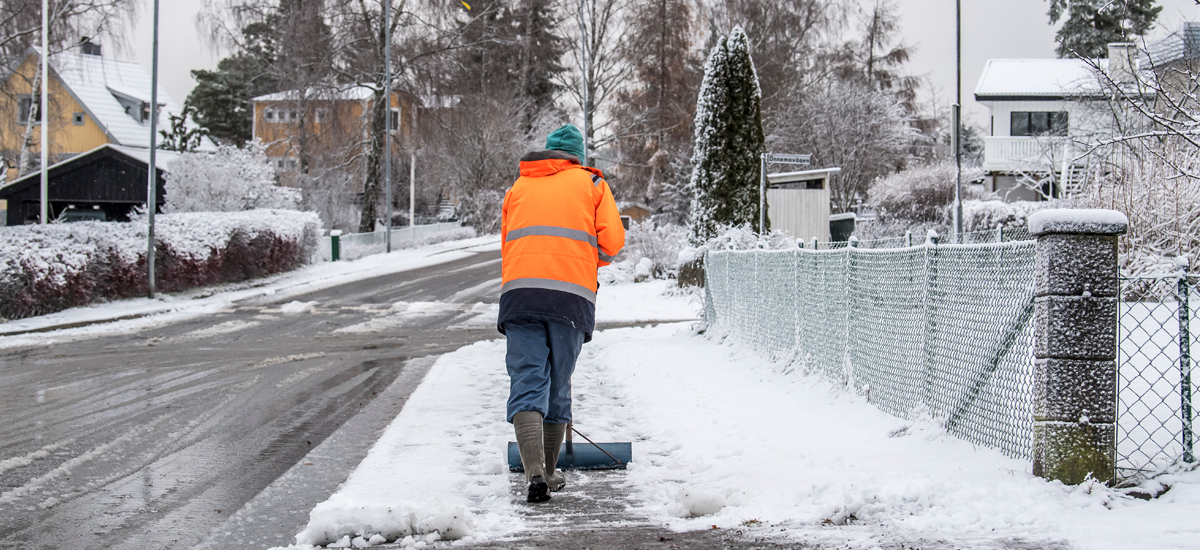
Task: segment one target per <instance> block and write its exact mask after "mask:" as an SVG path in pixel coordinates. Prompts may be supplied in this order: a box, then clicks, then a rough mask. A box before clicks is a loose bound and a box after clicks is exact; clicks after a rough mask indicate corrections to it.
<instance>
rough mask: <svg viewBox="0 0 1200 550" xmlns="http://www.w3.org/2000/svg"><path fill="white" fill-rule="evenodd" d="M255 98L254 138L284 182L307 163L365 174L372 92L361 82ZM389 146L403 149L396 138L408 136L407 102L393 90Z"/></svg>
mask: <svg viewBox="0 0 1200 550" xmlns="http://www.w3.org/2000/svg"><path fill="white" fill-rule="evenodd" d="M253 102H254V138H255V139H256V140H259V141H260V142H262V143H263V144H264V145H265V146H266V153H267V157H268V158H270V159H271V163H272V164H273V165H274V166H275V168H276V170H277V171H278V172H279V173H280V181H281V183H283V184H284V185H295V182H294V181H293V179H294V175H295V174H296V173H297V172H299V171H306V170H307V169H308V168H309V167H308V166H305V164H307V163H314V162H315V163H319V164H322V165H324V166H348V167H350V170H351V171H352V172H358V173H359V175H360V177H359V178H357V179H356V180H355V181H354V184H355V185H356V187H357V189H356V190H357V191H361V190H362V187H361V186H362V183H363V181H364V180H365V177H366V163H365V162H363V159H364V158H365V157H366V154H365V148H366V146H367V144H368V143H370V118H369V117H370V114H371V113H370V110H371V108H372V106H373V104H374V92H373V90H372V89H371V88H368V87H366V86H352V87H350V88H346V89H337V90H309V91H307V92H304V93H301V92H300V91H297V90H288V91H283V92H278V93H273V94H267V95H263V96H259V97H256V98H254V99H253ZM389 103H390V111H389V113H390V116H391V117H392V123H391V124H392V140H393V141H392V150H393V151H394V152H397V153H398V152H399V151H400V150H401V148H402V147H403V142H402V141H403V140H401V136H405V135H410V128H411V124H412V121H411V116H401V113H402V112H404V113H410V112H411V111H409V109H410V108H411V107H412V101H411V100H410V99H409V98H408V97H407V96H401V95H400V94H397V93H395V92H393V93H392V94H391V98H390V102H389Z"/></svg>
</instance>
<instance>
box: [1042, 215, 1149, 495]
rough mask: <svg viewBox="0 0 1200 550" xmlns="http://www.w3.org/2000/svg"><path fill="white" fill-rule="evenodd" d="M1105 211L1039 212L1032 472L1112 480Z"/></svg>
mask: <svg viewBox="0 0 1200 550" xmlns="http://www.w3.org/2000/svg"><path fill="white" fill-rule="evenodd" d="M1128 223H1129V222H1128V220H1127V219H1126V218H1125V215H1124V214H1121V213H1120V212H1115V211H1112V210H1066V209H1051V210H1042V211H1040V212H1037V213H1035V214H1034V215H1032V216H1030V217H1029V231H1030V233H1031V234H1032V235H1033V237H1035V238H1036V239H1037V260H1036V273H1035V285H1036V287H1035V298H1034V315H1035V319H1036V320H1035V322H1034V367H1033V474H1034V475H1036V476H1041V477H1044V478H1046V479H1052V480H1059V481H1061V482H1063V483H1067V484H1078V483H1082V482H1083V481H1084V480H1086V479H1087V478H1088V476H1091V477H1092V478H1095V479H1097V480H1099V481H1103V482H1108V481H1111V480H1112V479H1113V478H1114V477H1115V476H1116V413H1117V410H1116V409H1117V406H1116V392H1117V363H1116V357H1117V300H1118V299H1119V298H1118V297H1119V294H1118V292H1119V284H1118V281H1117V237H1118V236H1119V235H1123V234H1124V233H1125V231H1126V227H1127V226H1128Z"/></svg>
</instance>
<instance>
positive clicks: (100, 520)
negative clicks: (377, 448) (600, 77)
mask: <svg viewBox="0 0 1200 550" xmlns="http://www.w3.org/2000/svg"><path fill="white" fill-rule="evenodd" d="M499 258H500V254H499V252H479V253H476V254H474V255H473V256H472V257H470V258H466V259H463V260H458V261H454V262H450V263H446V264H442V265H439V266H433V267H429V268H424V269H418V270H414V271H408V272H404V273H397V274H394V275H388V276H384V277H379V278H375V279H370V280H365V281H359V282H356V283H350V284H345V285H342V286H338V287H335V288H331V289H327V290H323V291H318V292H314V293H311V294H308V295H304V296H296V297H292V298H288V299H287V301H291V300H297V301H316V302H317V304H316V306H315V307H314V309H312V310H310V311H308V312H304V313H300V314H283V313H282V312H281V311H280V304H276V303H270V302H268V301H267V300H268V299H262V300H260V301H258V302H254V301H248V302H242V303H240V304H238V305H237V306H236V307H234V308H231V309H229V310H227V311H222V312H220V313H217V314H215V315H211V316H204V317H200V318H196V319H193V320H190V321H184V322H180V323H176V324H172V325H169V326H165V327H160V328H155V329H150V330H145V331H142V332H139V333H136V334H130V335H123V336H113V337H105V338H96V339H90V340H82V341H78V342H73V343H67V344H60V345H55V346H53V347H48V348H25V349H15V350H5V351H0V386H3V390H0V419H2V421H0V548H3V549H7V548H21V549H60V548H62V549H66V548H130V549H134V548H136V549H149V548H154V549H170V548H192V547H195V546H197V545H202V546H210V547H211V546H221V547H228V546H226V545H227V544H230V543H233V544H235V545H237V546H238V547H245V548H265V547H268V546H273V545H278V544H286V543H288V542H290V541H291V537H292V536H293V535H294V534H295V533H296V532H298V531H299V530H300V529H301V528H302V527H303V525H304V523H305V522H306V521H307V514H308V510H311V509H312V507H313V505H315V504H316V503H318V502H320V501H322V500H324V499H325V498H327V497H328V496H329V494H331V493H332V492H333V491H334V490H335V489H336V486H337V484H338V483H340V482H342V481H344V479H345V477H346V475H347V474H348V473H349V472H350V471H351V470H352V469H353V468H354V466H356V465H357V464H358V462H359V460H361V458H362V456H364V455H365V454H366V451H367V449H369V447H370V445H371V444H372V443H374V441H375V439H376V437H377V435H378V433H379V432H380V430H382V428H383V427H385V426H386V425H387V423H388V422H389V421H390V420H391V419H392V418H393V417H394V416H395V414H396V413H397V412H398V411H399V409H400V407H401V406H402V405H403V402H404V399H406V398H407V395H408V393H409V392H411V391H412V389H413V388H415V387H416V385H417V384H418V383H419V382H420V380H421V377H422V376H424V372H425V370H427V369H428V367H429V365H430V364H431V363H432V359H433V358H434V357H436V356H437V355H439V354H442V353H446V352H449V351H452V350H454V349H457V348H459V347H461V346H463V345H466V344H469V343H471V342H474V341H477V340H480V339H491V338H497V337H499V334H497V333H496V331H495V329H494V328H493V327H492V326H487V325H486V324H483V325H481V324H475V325H471V326H461V325H462V321H463V320H464V319H467V318H470V317H473V316H476V315H478V314H477V313H475V312H472V311H470V308H471V306H472V305H473V304H476V303H478V302H485V303H494V302H496V301H498V299H499V285H500V262H499ZM397 301H409V302H417V301H439V302H454V303H457V304H461V306H459V307H450V308H449V309H446V310H444V311H441V312H439V313H438V314H436V315H430V316H424V317H421V318H420V323H418V324H412V323H408V324H404V325H402V326H382V327H378V331H377V332H366V333H334V330H336V329H339V328H344V327H349V326H352V325H356V324H359V323H362V322H364V321H367V320H370V319H372V318H374V317H379V316H383V315H385V314H386V312H387V311H388V309H389V307H390V305H391V304H392V303H394V302H397ZM359 413H362V414H359ZM335 432H337V433H338V434H339V438H340V441H337V442H334V441H330V442H329V443H330V444H329V445H322V443H325V442H326V439H327V438H330V436H331V434H334V433H335ZM248 504H249V505H250V506H247V505H248Z"/></svg>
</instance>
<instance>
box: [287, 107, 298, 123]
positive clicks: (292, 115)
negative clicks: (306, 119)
mask: <svg viewBox="0 0 1200 550" xmlns="http://www.w3.org/2000/svg"><path fill="white" fill-rule="evenodd" d="M288 120H289V121H291V122H298V121H299V120H300V111H297V110H295V109H293V110H291V111H288Z"/></svg>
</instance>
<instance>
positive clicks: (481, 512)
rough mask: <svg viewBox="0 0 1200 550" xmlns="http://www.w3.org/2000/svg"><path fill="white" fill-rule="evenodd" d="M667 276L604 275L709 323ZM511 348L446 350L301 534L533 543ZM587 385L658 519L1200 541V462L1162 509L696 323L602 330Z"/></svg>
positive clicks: (910, 535) (595, 411)
mask: <svg viewBox="0 0 1200 550" xmlns="http://www.w3.org/2000/svg"><path fill="white" fill-rule="evenodd" d="M665 288H666V285H665V283H662V282H651V283H640V284H628V283H627V284H618V285H615V286H606V287H603V288H602V289H601V292H600V303H601V304H602V306H601V312H602V313H601V314H600V315H602V316H603V315H610V320H615V319H616V318H623V319H635V318H637V319H643V320H644V319H653V318H655V317H656V316H660V317H658V318H674V319H678V318H680V317H678V315H681V314H689V313H690V315H692V316H695V315H696V311H697V308H696V304H694V303H692V302H691V300H690V298H689V297H688V296H684V295H676V296H662V295H661V293H662V292H663V290H665ZM606 300H607V301H608V304H607V305H604V304H605V303H606ZM426 307H427V306H426ZM418 309H419V308H418ZM612 312H619V315H617V314H615V313H612ZM489 313H490V312H489ZM482 315H483V313H482V312H481V316H482ZM503 356H504V342H503V341H502V340H494V341H489V342H480V343H476V344H473V345H471V346H467V347H465V348H462V349H460V350H458V351H456V352H454V353H451V354H448V355H445V356H443V357H441V358H440V359H439V360H438V362H437V363H436V364H435V365H434V366H433V368H432V370H431V371H430V372H429V375H428V377H427V378H426V379H425V381H424V382H423V383H422V385H421V386H420V387H419V388H418V389H417V390H416V391H415V392H414V393H413V395H412V397H411V398H410V400H409V401H408V403H407V405H406V406H405V408H404V410H403V411H402V412H401V413H400V415H399V416H398V417H397V418H396V419H395V421H394V422H393V423H392V425H391V426H390V427H389V428H388V429H387V430H386V431H385V433H384V434H383V436H382V437H381V438H380V440H379V441H378V442H377V443H376V445H375V446H374V448H373V449H372V450H371V452H370V454H369V455H368V456H367V457H366V459H364V460H363V462H362V463H361V464H360V465H359V467H358V469H357V470H356V471H355V472H354V473H353V474H352V475H351V477H350V478H349V479H348V480H347V481H346V483H345V484H343V485H342V487H341V489H340V490H339V491H338V492H337V493H335V494H334V495H332V496H331V497H330V498H329V499H328V500H327V501H326V502H324V503H322V504H320V505H318V506H317V507H316V508H315V509H314V510H313V511H312V513H311V516H310V523H309V525H308V528H307V529H306V531H304V532H302V533H300V534H299V535H298V537H297V541H298V542H297V545H296V546H297V547H300V548H305V547H310V545H309V544H308V543H315V544H330V543H332V544H331V545H332V546H356V547H362V546H367V545H369V544H371V543H372V542H374V543H380V542H382V541H384V540H389V541H390V540H394V541H396V542H400V543H401V545H402V546H415V547H425V546H427V545H428V546H443V545H447V544H455V545H461V544H466V543H472V542H483V541H495V540H497V539H500V540H504V539H510V538H520V537H521V536H522V531H523V530H524V529H526V527H527V521H528V516H527V515H525V514H522V513H520V512H521V510H522V508H523V507H525V506H528V505H527V504H525V503H524V502H523V499H522V495H520V494H518V493H514V492H513V486H512V484H511V479H512V476H513V475H514V474H510V473H509V472H507V469H506V467H505V454H504V449H505V445H506V442H507V441H508V440H509V439H511V437H512V435H511V427H510V426H509V425H508V424H507V423H505V422H504V420H503V417H504V402H505V398H506V395H507V385H508V381H507V378H506V376H505V374H504V367H503ZM574 384H575V387H574V395H575V406H574V413H575V419H576V425H577V427H578V428H579V429H580V430H582V431H583V432H584V433H587V434H588V435H589V436H591V437H592V438H593V439H597V440H610V441H611V440H617V441H621V440H629V441H633V442H634V446H633V453H634V462H633V463H631V464H630V469H629V470H628V472H627V473H626V474H624V475H625V476H627V481H628V484H627V487H628V499H629V501H628V503H627V504H628V506H629V515H630V517H631V519H636V520H638V521H646V520H649V521H651V522H653V523H658V524H661V525H664V526H667V527H669V528H671V529H675V530H694V529H711V528H713V526H716V527H718V528H722V529H724V528H742V529H759V530H761V531H767V530H769V531H770V532H771V533H772V534H773V536H776V537H791V538H794V539H795V540H797V541H806V542H808V543H811V544H829V545H833V544H836V545H837V546H839V547H842V548H861V549H872V548H876V547H880V546H887V547H898V544H897V543H898V542H903V541H906V540H915V539H926V540H928V539H937V540H948V541H954V543H955V545H956V547H973V548H978V547H1003V546H1005V545H1007V544H1010V543H1011V544H1024V543H1023V542H1021V541H1027V542H1028V543H1031V544H1033V545H1034V546H1036V547H1046V546H1058V547H1062V546H1071V547H1076V548H1085V549H1110V548H1111V549H1126V548H1195V544H1196V541H1197V540H1200V521H1197V520H1196V518H1200V472H1192V473H1189V474H1183V475H1178V476H1174V477H1168V478H1165V479H1164V481H1165V482H1167V483H1169V484H1171V485H1172V488H1171V489H1170V490H1169V491H1168V492H1166V493H1165V494H1164V495H1162V496H1161V497H1160V498H1158V499H1156V500H1153V501H1149V502H1146V501H1142V500H1137V499H1134V498H1131V497H1128V496H1125V495H1124V494H1122V493H1120V492H1117V491H1115V490H1111V489H1108V488H1106V487H1103V486H1100V485H1093V484H1085V485H1082V486H1077V487H1067V486H1063V485H1061V484H1059V483H1057V482H1055V483H1048V482H1046V481H1043V480H1041V479H1039V478H1036V477H1033V476H1032V475H1030V473H1029V469H1030V465H1029V463H1027V462H1025V461H1022V460H1015V459H1010V458H1007V457H1005V456H1003V455H1001V454H1000V453H999V452H997V451H994V450H990V449H985V448H977V447H975V446H973V445H971V444H970V443H967V442H964V441H959V440H957V439H955V438H953V437H951V436H948V435H946V434H945V433H944V432H943V431H942V430H941V429H940V428H939V427H938V426H937V425H936V424H935V423H932V422H930V421H929V420H928V419H922V418H919V417H918V418H914V419H912V420H907V421H906V420H901V419H898V418H895V417H891V416H888V415H886V414H884V413H882V412H880V411H878V410H876V409H875V408H874V407H872V406H871V405H869V404H867V403H865V402H863V401H862V399H861V398H859V397H855V396H853V395H850V394H848V393H846V392H844V391H842V389H841V388H836V387H833V386H831V385H830V384H828V383H826V382H824V381H823V380H821V379H818V378H815V377H813V376H809V375H806V374H804V373H801V372H795V371H791V370H788V369H787V368H786V367H784V366H782V365H779V364H774V363H771V362H769V361H767V360H765V359H761V358H759V357H757V356H756V355H754V354H753V352H752V351H751V350H748V349H744V348H741V347H737V346H731V345H726V344H721V343H718V342H713V341H710V340H708V339H706V338H705V337H704V336H703V335H698V334H696V333H695V329H694V324H693V323H690V322H689V323H672V324H661V325H658V326H654V327H644V328H621V329H612V330H607V331H603V332H599V333H597V334H596V336H595V339H594V341H593V342H592V343H590V344H588V345H585V347H584V352H583V354H582V356H581V358H580V360H579V364H578V367H577V370H576V376H575V379H574ZM568 483H570V478H568ZM567 490H568V491H569V490H571V487H570V485H568V489H567ZM567 528H569V526H568V527H567ZM435 541H440V542H435ZM450 541H452V542H450ZM1023 547H1024V546H1023Z"/></svg>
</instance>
